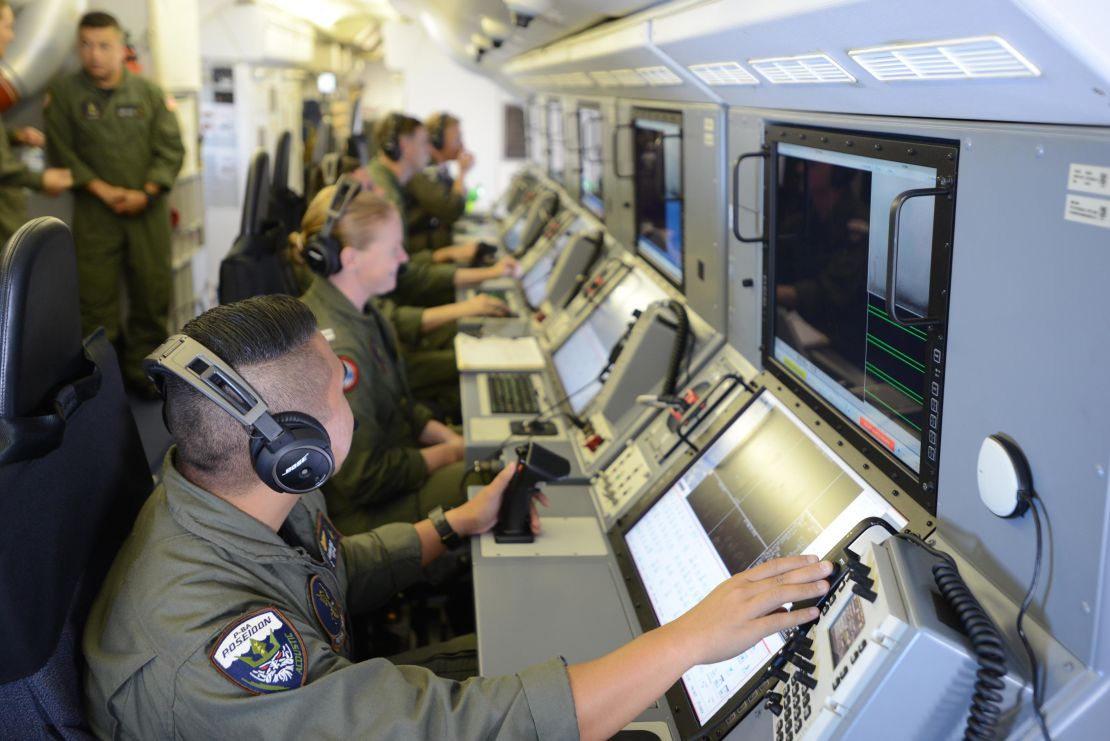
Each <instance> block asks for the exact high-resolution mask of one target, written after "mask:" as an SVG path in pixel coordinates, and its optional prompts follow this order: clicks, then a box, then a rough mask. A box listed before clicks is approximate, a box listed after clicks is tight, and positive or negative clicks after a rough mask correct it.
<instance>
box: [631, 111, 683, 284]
mask: <svg viewBox="0 0 1110 741" xmlns="http://www.w3.org/2000/svg"><path fill="white" fill-rule="evenodd" d="M681 122H682V119H681V117H680V116H679V115H678V114H673V113H665V112H662V111H659V112H648V111H638V112H637V113H635V114H634V117H633V119H632V136H633V144H634V151H633V157H634V161H635V174H634V181H633V196H634V197H633V200H634V202H635V219H636V251H637V253H638V254H639V255H640V256H641V257H643V258H644V259H645V260H647V261H648V262H649V263H650V264H651V265H652V267H654V268H655V269H656V270H658V271H659V272H660V273H662V274H663V275H664V276H665V277H666V278H667V280H669V281H671V282H672V283H674V284H675V285H677V286H679V287H681V286H682V282H683V277H684V273H683V250H684V246H683V230H684V224H683V211H682V124H681Z"/></svg>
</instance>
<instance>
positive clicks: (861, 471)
mask: <svg viewBox="0 0 1110 741" xmlns="http://www.w3.org/2000/svg"><path fill="white" fill-rule="evenodd" d="M751 383H752V387H753V388H754V393H751V394H749V395H747V396H746V397H745V398H744V399H742V400H739V401H737V402H734V404H733V405H732V407H731V409H730V410H729V412H728V413H726V414H722V415H721V417H720V419H718V420H717V421H716V422H714V424H713V426H712V428H711V430H710V431H709V432H707V433H706V439H705V440H704V441H703V440H702V439H698V440H697V446H698V452H697V453H694V454H687V455H684V456H681V457H679V458H678V459H677V460H675V461H674V462H673V463H672V464H671V465H670V467H669V468H667V469H666V471H665V472H664V473H663V475H661V476H659V477H658V478H657V479H656V480H655V483H654V484H653V485H652V487H651V489H650V490H648V491H646V492H644V494H643V495H642V496H641V497H640V498H639V500H638V501H637V502H636V503H635V504H634V505H633V506H632V507H631V508H630V509H629V511H628V512H627V513H626V514H625V515H624V516H623V517H620V518H618V519H617V521H616V522H615V523H614V524H613V526H612V527H611V528H610V529H609V532H608V539H609V544H610V547H611V548H612V550H613V555H614V558H615V559H616V562H617V566H618V568H619V569H620V572H621V576H622V577H623V580H624V584H625V587H626V589H627V590H628V598H629V600H630V602H631V605H632V609H633V611H634V612H635V615H636V619H637V620H638V622H639V624H640V627H641V628H642V630H643V631H644V632H646V631H649V630H654V629H655V628H657V627H659V621H658V620H657V619H656V616H655V611H654V609H653V608H652V606H651V600H650V599H649V598H648V594H647V590H646V589H645V588H644V584H643V581H641V579H640V576H639V572H638V570H637V569H636V564H635V562H634V561H633V560H632V557H631V555H629V552H628V547H627V545H626V544H625V534H626V533H627V532H628V531H629V530H631V529H632V528H633V527H634V526H635V525H636V523H637V522H639V521H640V519H641V518H642V517H643V516H644V515H645V514H646V513H647V512H648V511H649V510H650V509H651V508H652V507H654V506H655V504H656V503H657V502H658V501H659V499H660V498H662V497H663V496H664V495H665V494H666V493H667V492H669V491H670V490H671V488H672V487H673V486H674V485H675V483H676V482H677V481H678V480H679V479H680V478H682V477H683V476H685V475H686V472H687V471H689V470H690V468H692V467H693V466H694V465H696V464H697V462H698V461H699V460H700V459H701V454H702V453H704V452H705V451H707V450H709V449H710V448H712V447H713V445H715V444H716V443H717V441H718V440H719V439H720V438H721V436H722V435H724V434H725V432H727V431H728V430H729V428H731V427H732V425H733V424H734V423H735V422H736V421H737V419H739V418H740V417H741V416H742V415H743V414H744V413H745V412H746V411H747V410H748V408H749V407H750V406H752V404H754V403H755V400H756V399H757V398H758V397H759V396H760V395H761V394H769V395H770V396H772V397H774V398H775V399H776V400H777V401H778V402H780V403H781V404H782V405H783V407H785V408H786V410H787V411H789V412H790V413H791V414H793V415H794V416H795V417H797V418H798V420H799V421H800V422H801V423H802V424H803V425H805V426H806V427H807V428H808V429H809V430H810V432H812V433H813V434H814V435H816V437H817V438H819V439H820V440H821V442H822V443H823V444H824V445H825V446H826V447H827V448H828V449H829V451H831V452H832V453H833V454H834V455H836V456H837V457H838V458H840V459H841V461H842V462H843V463H844V464H845V465H846V466H847V467H849V468H851V469H852V470H853V471H854V472H855V473H856V474H857V475H858V476H860V478H862V479H863V480H864V482H865V483H866V484H867V485H868V486H870V487H871V488H872V489H874V490H875V492H876V493H878V494H879V496H881V497H882V498H883V499H884V500H885V501H886V502H887V504H889V505H890V506H891V507H893V508H894V509H895V510H897V511H898V513H899V514H900V515H902V516H903V517H905V518H906V520H907V523H906V526H905V527H904V528H903V530H904V531H905V532H911V533H914V534H916V535H917V536H919V537H922V538H924V537H928V535H929V534H930V533H931V532H932V531H933V530H934V529H935V523H934V520H933V518H932V514H931V513H929V512H926V511H925V510H924V509H923V508H922V507H921V506H920V505H919V504H918V503H917V502H916V501H915V500H914V499H912V498H910V497H903V496H902V495H901V491H900V490H899V489H898V488H897V487H894V486H892V484H891V481H890V479H889V477H887V476H886V475H885V474H883V473H882V472H881V471H879V470H878V469H870V468H868V464H867V463H866V458H864V457H863V456H861V455H860V454H859V453H858V452H857V451H855V450H854V449H851V448H846V447H845V443H844V441H843V439H842V436H841V435H840V434H839V433H837V432H834V431H833V429H832V428H830V427H828V426H827V425H823V424H822V422H821V419H820V417H819V416H818V415H817V414H816V413H815V412H813V411H812V410H810V409H809V407H808V406H806V405H804V404H802V402H801V400H800V399H799V398H798V397H797V396H796V395H795V394H793V393H791V391H790V389H789V388H787V387H786V386H785V385H783V384H780V382H779V379H778V378H777V377H772V376H770V374H769V373H766V372H764V373H762V374H760V376H758V377H757V378H756V379H755V380H753V381H752V382H751ZM775 681H776V680H774V679H773V678H769V677H768V676H767V674H766V672H765V671H762V672H758V673H757V674H756V675H755V676H753V678H752V679H750V680H749V681H748V682H746V683H745V684H743V685H742V686H741V687H740V688H739V689H738V690H737V691H736V692H735V693H734V694H733V696H732V698H731V699H730V701H729V702H726V703H725V705H724V706H723V707H722V708H721V709H720V710H718V711H717V712H716V713H715V714H714V715H713V716H712V717H711V718H710V719H709V720H708V721H707V722H706V723H705V724H704V725H703V724H701V723H699V722H698V718H697V714H696V713H695V712H694V707H693V704H692V703H691V702H690V698H689V696H688V695H687V694H686V690H685V688H684V686H683V684H682V679H681V677H680V678H679V679H678V681H676V682H675V683H674V684H673V685H671V687H670V688H669V689H668V690H667V692H666V702H667V706H668V707H669V708H670V710H671V716H672V718H673V719H674V722H675V725H676V726H677V727H678V730H679V734H680V736H681V737H682V738H693V737H696V736H698V735H699V734H703V733H706V732H708V731H714V730H716V729H718V728H720V729H721V730H723V731H726V732H727V730H728V729H729V728H732V727H733V726H735V724H736V723H738V722H739V721H740V720H742V719H743V718H744V717H745V716H746V715H747V714H748V713H749V712H751V711H752V710H754V709H755V707H756V706H757V705H758V704H759V702H760V700H761V699H762V697H763V695H764V694H765V692H766V691H767V690H769V689H770V688H771V686H773V684H774V683H775ZM740 697H743V698H744V700H743V702H742V703H741V704H740V705H737V701H736V699H735V698H740Z"/></svg>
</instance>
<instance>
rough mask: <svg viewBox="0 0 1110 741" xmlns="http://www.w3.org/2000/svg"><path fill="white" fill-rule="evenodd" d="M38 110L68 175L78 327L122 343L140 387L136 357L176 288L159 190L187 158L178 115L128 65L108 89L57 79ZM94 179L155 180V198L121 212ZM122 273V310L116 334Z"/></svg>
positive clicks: (162, 326)
mask: <svg viewBox="0 0 1110 741" xmlns="http://www.w3.org/2000/svg"><path fill="white" fill-rule="evenodd" d="M45 115H46V134H47V144H48V146H49V150H50V153H51V158H52V160H53V162H54V164H56V165H57V166H59V167H68V168H69V169H70V170H72V171H73V189H74V209H73V237H74V241H75V243H76V246H77V277H78V283H79V286H80V291H81V325H82V331H84V332H85V333H86V334H87V333H89V332H91V331H92V330H93V329H95V328H96V327H98V326H103V327H104V328H105V330H106V331H107V335H108V339H109V340H111V341H112V342H113V343H117V344H119V345H121V348H122V352H121V354H122V360H121V363H120V366H121V369H122V370H123V374H124V377H125V378H126V379H128V380H130V381H132V382H133V383H138V384H141V385H145V384H146V376H145V374H144V373H143V370H142V360H143V358H144V357H146V355H147V353H149V352H150V351H151V350H152V349H154V348H155V347H157V346H158V344H159V343H161V342H162V340H164V339H165V337H166V330H167V323H168V321H169V307H170V295H171V292H172V290H173V275H172V269H171V265H170V215H169V214H170V209H169V204H168V203H167V200H166V197H165V194H166V193H168V192H169V190H170V189H171V188H172V187H173V183H174V180H175V179H176V178H177V173H178V171H179V170H180V169H181V163H182V160H183V159H184V155H185V149H184V146H183V145H182V142H181V132H180V131H179V129H178V124H177V116H176V115H175V114H174V113H173V111H171V110H170V109H169V103H168V100H167V98H166V96H165V95H164V94H163V92H162V91H161V90H160V89H159V88H158V86H157V85H155V84H153V83H152V82H150V81H148V80H145V79H143V78H142V77H139V76H138V75H134V74H132V73H131V72H129V71H127V70H126V69H125V70H124V72H123V78H122V79H121V81H120V83H119V86H118V87H116V88H115V89H114V90H102V89H100V88H98V87H96V85H94V84H93V82H92V80H91V79H90V78H89V77H88V76H87V75H86V74H85V73H84V72H77V73H75V74H71V75H67V76H65V77H62V78H60V79H58V80H56V81H55V83H54V84H53V86H52V87H51V88H50V93H49V98H48V99H47V105H46V111H45ZM95 178H100V179H101V180H104V181H105V182H107V183H108V184H110V185H115V186H120V187H123V188H128V189H131V190H142V189H143V185H145V184H146V183H148V182H149V183H156V184H158V185H159V186H160V187H161V189H162V194H161V195H159V196H158V197H156V198H153V199H151V202H150V204H149V205H148V206H147V208H146V210H145V211H143V212H142V213H140V214H137V215H135V216H120V215H117V214H115V213H114V212H113V211H112V210H111V209H110V208H109V207H108V206H106V205H105V204H104V203H103V202H102V201H101V200H100V199H99V198H97V197H96V196H94V195H93V194H92V193H90V192H88V191H87V190H86V189H85V186H86V185H88V183H89V182H90V181H91V180H93V179H95ZM121 276H122V278H123V280H124V284H125V285H126V287H127V302H128V306H129V317H128V321H127V327H126V329H125V330H124V331H123V332H122V333H121V330H120V323H121V322H120V311H121V306H120V295H119V282H120V278H121ZM121 335H122V336H121ZM121 341H122V342H121Z"/></svg>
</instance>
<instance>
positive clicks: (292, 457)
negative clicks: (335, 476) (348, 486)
mask: <svg viewBox="0 0 1110 741" xmlns="http://www.w3.org/2000/svg"><path fill="white" fill-rule="evenodd" d="M273 417H274V421H275V422H277V423H278V424H279V425H281V427H282V430H283V432H282V434H281V435H280V436H279V437H278V439H277V440H275V441H274V442H272V443H270V444H269V445H267V444H266V440H265V439H264V438H263V437H262V436H261V435H258V434H254V435H252V436H251V440H250V450H251V462H252V463H253V464H254V470H255V473H257V474H258V477H259V478H260V479H262V482H263V483H265V484H266V485H267V486H269V487H270V488H271V489H274V490H275V491H283V492H288V493H290V494H304V493H305V492H309V491H312V490H313V489H317V488H319V487H321V486H323V485H324V482H326V481H327V480H328V479H329V478H330V477H331V475H332V473H334V472H335V456H334V455H333V454H332V451H331V438H330V437H329V436H328V432H327V430H326V429H324V426H323V425H322V424H320V423H319V422H318V421H317V420H316V419H315V418H314V417H311V416H309V415H307V414H302V413H301V412H281V413H279V414H275V415H273Z"/></svg>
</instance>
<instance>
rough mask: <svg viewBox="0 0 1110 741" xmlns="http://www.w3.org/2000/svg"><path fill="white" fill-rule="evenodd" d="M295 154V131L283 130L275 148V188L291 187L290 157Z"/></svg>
mask: <svg viewBox="0 0 1110 741" xmlns="http://www.w3.org/2000/svg"><path fill="white" fill-rule="evenodd" d="M292 156H293V132H291V131H283V132H282V133H281V136H279V137H278V143H277V148H276V149H275V150H274V177H273V185H274V190H277V189H278V188H288V187H289V158H290V157H292Z"/></svg>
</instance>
